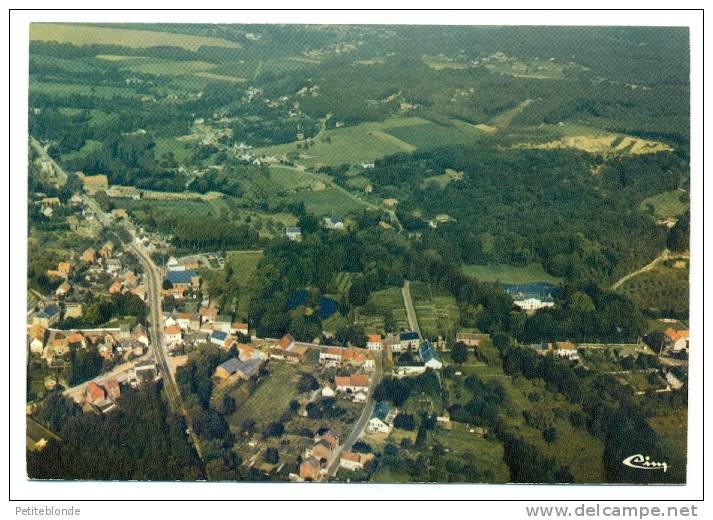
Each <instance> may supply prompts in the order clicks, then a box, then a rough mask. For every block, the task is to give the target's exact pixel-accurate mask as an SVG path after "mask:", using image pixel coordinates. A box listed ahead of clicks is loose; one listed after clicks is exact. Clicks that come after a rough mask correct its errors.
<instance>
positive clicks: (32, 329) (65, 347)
mask: <svg viewBox="0 0 713 520" xmlns="http://www.w3.org/2000/svg"><path fill="white" fill-rule="evenodd" d="M27 335H28V341H29V349H30V352H31V353H33V354H38V355H40V356H41V357H42V358H43V359H44V360H45V361H46V362H47V364H48V365H53V364H54V363H55V361H57V360H62V359H63V358H65V357H66V356H67V355H68V354H69V352H70V350H71V349H86V348H88V347H90V346H93V347H96V348H97V350H98V352H99V355H100V356H101V357H102V358H103V359H105V360H112V359H115V358H117V357H123V358H126V359H128V358H130V357H137V356H141V355H143V354H144V353H145V352H146V349H148V346H149V338H148V334H147V333H146V330H145V329H144V327H143V326H142V325H136V326H135V327H133V328H132V329H129V327H128V326H122V327H116V328H108V329H76V330H56V329H55V330H53V329H48V328H46V327H44V326H42V325H39V324H34V325H31V326H29V327H28V331H27Z"/></svg>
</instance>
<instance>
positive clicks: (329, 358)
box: [319, 347, 375, 370]
mask: <svg viewBox="0 0 713 520" xmlns="http://www.w3.org/2000/svg"><path fill="white" fill-rule="evenodd" d="M319 362H320V363H321V364H322V365H324V366H327V367H340V366H343V365H348V366H357V367H363V368H365V369H367V370H372V369H373V368H374V366H375V361H374V357H373V355H372V353H371V352H370V351H368V350H365V349H362V348H356V347H346V348H345V347H322V348H321V349H320V351H319Z"/></svg>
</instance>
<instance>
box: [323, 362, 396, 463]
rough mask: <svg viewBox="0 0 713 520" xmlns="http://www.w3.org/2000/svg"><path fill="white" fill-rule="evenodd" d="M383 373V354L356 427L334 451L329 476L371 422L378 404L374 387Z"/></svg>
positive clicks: (375, 370)
mask: <svg viewBox="0 0 713 520" xmlns="http://www.w3.org/2000/svg"><path fill="white" fill-rule="evenodd" d="M383 375H384V368H383V362H382V356H375V367H374V373H373V374H372V376H373V377H372V381H371V386H370V387H369V396H368V397H367V399H366V403H364V408H363V409H362V411H361V415H360V416H359V419H357V422H356V424H354V428H352V431H351V433H349V435H348V436H347V438H346V439H344V442H342V444H341V446H340V447H339V448H338V449H337V451H336V452H335V453H334V458H333V460H332V462H331V464H330V466H329V468H328V469H327V475H328V476H330V477H333V476H334V475H336V474H337V470H338V469H339V459H340V457H341V454H342V451H350V450H351V449H352V446H353V445H354V443H355V442H356V441H357V440H358V439H359V437H361V434H362V433H364V428H366V423H367V422H369V419H370V418H371V414H372V413H374V406H376V403H375V402H374V398H373V395H374V388H376V385H378V384H379V383H380V382H381V378H382V376H383Z"/></svg>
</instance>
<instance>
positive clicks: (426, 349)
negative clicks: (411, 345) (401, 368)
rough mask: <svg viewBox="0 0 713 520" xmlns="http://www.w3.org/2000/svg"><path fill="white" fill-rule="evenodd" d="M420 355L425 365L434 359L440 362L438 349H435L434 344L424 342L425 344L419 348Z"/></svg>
mask: <svg viewBox="0 0 713 520" xmlns="http://www.w3.org/2000/svg"><path fill="white" fill-rule="evenodd" d="M418 353H419V355H420V356H421V359H423V362H424V363H427V362H429V361H431V360H432V359H435V360H436V361H438V355H437V354H436V349H435V348H433V344H432V343H431V342H430V341H428V340H426V341H424V342H423V344H422V345H421V346H420V347H419V348H418Z"/></svg>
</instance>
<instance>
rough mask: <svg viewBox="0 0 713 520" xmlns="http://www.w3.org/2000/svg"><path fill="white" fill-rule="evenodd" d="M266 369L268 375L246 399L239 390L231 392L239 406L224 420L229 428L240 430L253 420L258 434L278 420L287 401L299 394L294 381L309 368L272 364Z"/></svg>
mask: <svg viewBox="0 0 713 520" xmlns="http://www.w3.org/2000/svg"><path fill="white" fill-rule="evenodd" d="M268 370H269V371H270V374H269V375H268V376H267V377H266V378H265V379H263V380H262V381H261V382H260V383H259V385H258V387H257V388H256V389H255V391H254V392H253V393H252V394H251V395H250V396H249V397H248V398H247V399H245V398H244V397H242V394H241V393H240V392H239V391H237V392H236V391H235V390H232V391H231V395H233V397H234V398H235V400H236V402H237V405H238V409H237V410H236V412H235V413H234V414H233V415H231V416H230V417H228V418H227V419H228V423H229V424H230V425H231V427H233V428H239V427H240V425H241V424H242V423H243V421H246V420H253V421H255V422H256V424H257V429H258V431H262V430H264V429H265V427H267V426H268V425H269V424H270V423H272V422H274V421H277V420H278V419H279V418H280V416H281V415H282V414H283V413H284V412H285V411H286V410H287V409H288V408H289V405H290V401H292V400H293V399H296V398H297V396H298V395H299V392H298V390H297V382H298V381H299V377H300V376H299V374H300V372H303V371H309V368H308V367H307V366H305V365H291V364H289V363H285V362H271V363H270V364H269V365H268Z"/></svg>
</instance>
